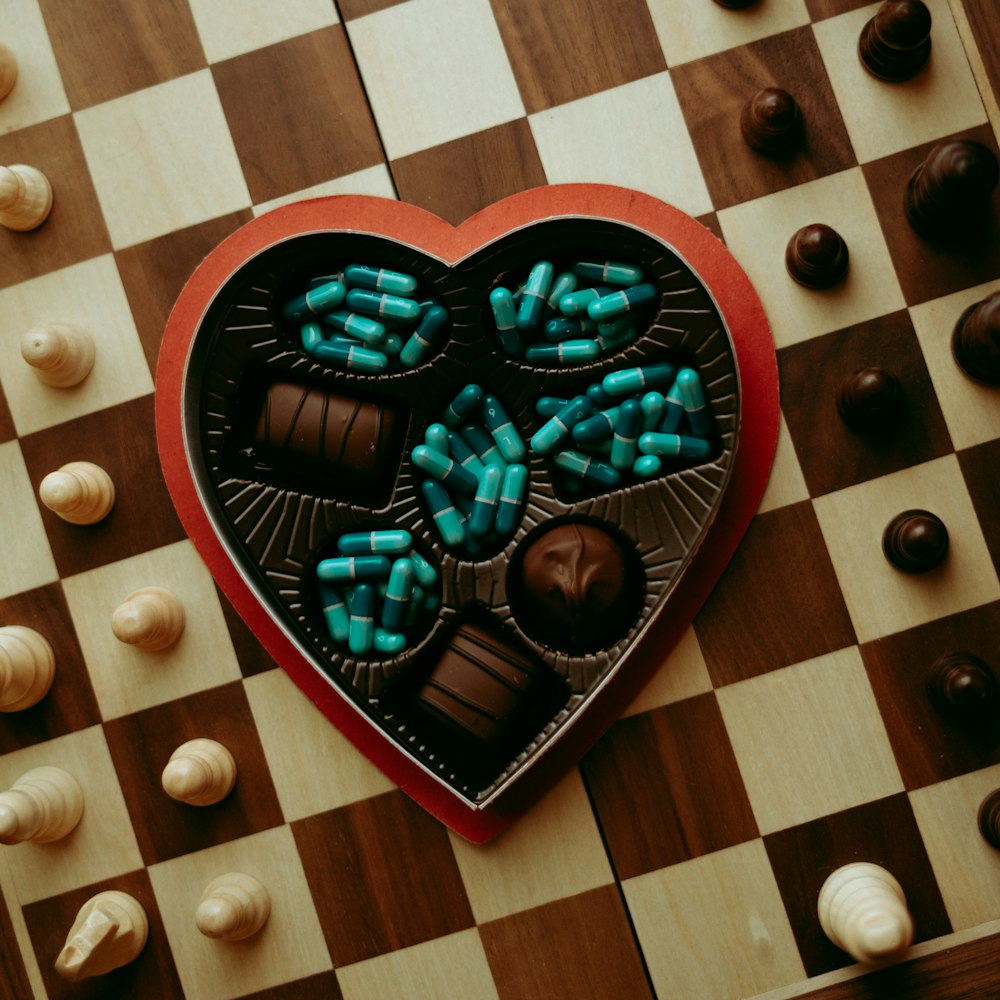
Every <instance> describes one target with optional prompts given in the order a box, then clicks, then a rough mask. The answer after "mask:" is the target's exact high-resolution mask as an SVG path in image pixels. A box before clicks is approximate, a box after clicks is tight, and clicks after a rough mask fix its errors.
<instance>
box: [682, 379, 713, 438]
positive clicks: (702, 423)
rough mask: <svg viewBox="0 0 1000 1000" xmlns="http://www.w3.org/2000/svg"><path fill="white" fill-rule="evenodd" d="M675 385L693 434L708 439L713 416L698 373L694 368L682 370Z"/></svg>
mask: <svg viewBox="0 0 1000 1000" xmlns="http://www.w3.org/2000/svg"><path fill="white" fill-rule="evenodd" d="M674 384H675V385H676V386H677V391H678V392H679V393H680V397H681V404H682V405H683V406H684V412H685V413H686V414H687V418H688V427H690V428H691V433H692V434H695V435H697V436H698V437H708V435H709V434H711V433H712V414H711V412H710V411H709V409H708V404H707V403H706V402H705V391H704V389H702V386H701V379H700V378H698V373H697V372H696V371H695V370H694V369H693V368H682V369H681V370H680V371H679V372H678V373H677V381H676V382H675V383H674Z"/></svg>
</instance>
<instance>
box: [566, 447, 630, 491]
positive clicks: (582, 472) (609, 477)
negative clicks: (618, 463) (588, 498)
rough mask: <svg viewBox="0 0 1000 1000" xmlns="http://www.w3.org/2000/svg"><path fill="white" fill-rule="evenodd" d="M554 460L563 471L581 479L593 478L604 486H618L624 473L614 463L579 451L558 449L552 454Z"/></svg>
mask: <svg viewBox="0 0 1000 1000" xmlns="http://www.w3.org/2000/svg"><path fill="white" fill-rule="evenodd" d="M552 462H553V464H554V465H555V466H556V468H558V469H562V470H563V472H569V473H571V474H572V475H574V476H577V477H578V478H580V479H589V480H592V481H593V482H595V483H600V484H601V485H602V486H617V485H618V484H619V483H620V482H621V478H622V474H621V473H620V472H619V471H618V470H617V469H616V468H615V467H614V466H613V465H610V464H609V463H608V462H602V461H600V460H598V459H596V458H592V457H591V456H590V455H584V454H583V453H582V452H579V451H573V450H571V449H568V450H564V451H557V452H556V453H555V454H554V455H553V456H552Z"/></svg>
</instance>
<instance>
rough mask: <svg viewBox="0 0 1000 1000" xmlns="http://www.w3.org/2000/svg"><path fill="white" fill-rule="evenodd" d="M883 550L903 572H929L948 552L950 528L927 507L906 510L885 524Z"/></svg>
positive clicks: (890, 560) (887, 557)
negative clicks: (924, 508)
mask: <svg viewBox="0 0 1000 1000" xmlns="http://www.w3.org/2000/svg"><path fill="white" fill-rule="evenodd" d="M882 551H883V553H885V557H886V559H888V560H889V562H891V563H892V564H893V566H895V567H896V568H897V569H901V570H903V572H904V573H926V572H928V571H929V570H932V569H934V567H935V566H938V565H940V563H941V562H942V560H943V559H944V557H945V556H946V555H947V554H948V529H947V528H946V527H945V526H944V523H943V522H942V520H941V518H939V517H938V516H937V515H936V514H932V513H931V512H930V511H928V510H904V511H903V512H902V513H900V514H897V515H896V516H895V517H894V518H893V519H892V520H891V521H890V522H889V523H888V524H887V525H886V528H885V532H884V533H883V535H882Z"/></svg>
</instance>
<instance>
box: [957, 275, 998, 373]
mask: <svg viewBox="0 0 1000 1000" xmlns="http://www.w3.org/2000/svg"><path fill="white" fill-rule="evenodd" d="M951 349H952V353H953V354H954V355H955V360H956V361H957V362H958V366H959V367H960V368H961V369H962V371H964V372H965V374H966V375H968V376H969V378H972V379H975V380H976V381H977V382H982V383H983V384H984V385H989V386H1000V292H994V293H993V294H992V295H990V296H988V297H987V298H985V299H983V301H982V302H977V303H975V304H974V305H971V306H969V308H968V309H966V310H965V312H963V313H962V315H961V316H959V318H958V322H957V323H956V324H955V331H954V333H953V334H952V338H951Z"/></svg>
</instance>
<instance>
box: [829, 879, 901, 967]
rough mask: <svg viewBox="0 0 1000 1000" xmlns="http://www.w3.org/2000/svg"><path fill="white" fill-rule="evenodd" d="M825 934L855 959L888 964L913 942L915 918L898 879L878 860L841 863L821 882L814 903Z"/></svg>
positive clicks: (869, 963) (875, 963)
mask: <svg viewBox="0 0 1000 1000" xmlns="http://www.w3.org/2000/svg"><path fill="white" fill-rule="evenodd" d="M817 907H818V913H819V922H820V925H821V926H822V928H823V932H824V933H825V934H826V936H827V937H828V938H829V939H830V940H831V941H832V942H833V943H834V944H835V945H836V946H837V947H838V948H841V949H842V950H844V951H846V952H847V953H848V954H849V955H851V956H852V957H853V958H855V959H856V960H857V961H859V962H864V963H866V964H868V965H886V964H888V963H889V962H894V961H896V960H897V959H899V958H901V957H902V956H903V955H904V954H905V953H906V951H907V949H908V948H909V947H910V945H911V943H912V942H913V918H912V917H911V916H910V912H909V910H908V909H907V908H906V897H905V896H904V895H903V889H902V887H901V886H900V884H899V882H897V881H896V879H895V878H894V877H893V876H892V875H891V874H890V873H889V872H887V871H886V870H885V869H884V868H881V867H879V866H878V865H874V864H869V863H868V862H858V863H856V864H849V865H844V866H843V867H842V868H838V869H837V870H836V871H835V872H834V873H833V874H832V875H831V876H830V877H829V878H828V879H827V880H826V882H824V883H823V887H822V889H820V892H819V902H818V904H817Z"/></svg>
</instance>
